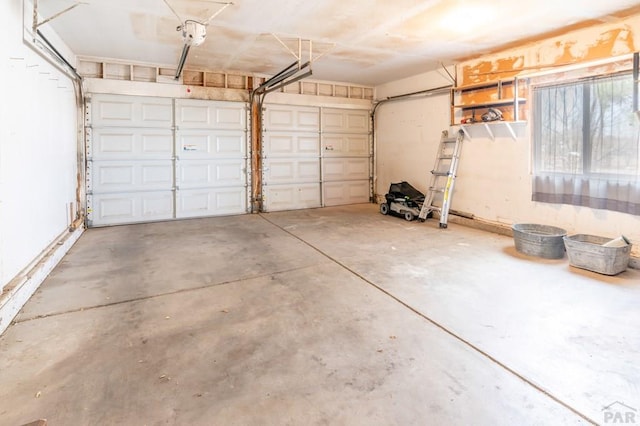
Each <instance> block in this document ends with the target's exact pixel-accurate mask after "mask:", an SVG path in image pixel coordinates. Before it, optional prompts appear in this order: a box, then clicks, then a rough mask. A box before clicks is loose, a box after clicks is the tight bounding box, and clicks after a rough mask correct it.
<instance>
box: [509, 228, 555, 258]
mask: <svg viewBox="0 0 640 426" xmlns="http://www.w3.org/2000/svg"><path fill="white" fill-rule="evenodd" d="M511 229H512V230H513V241H514V243H515V245H516V250H518V251H519V252H520V253H524V254H527V255H530V256H537V257H542V258H545V259H562V258H563V257H564V242H563V240H562V238H563V237H565V236H566V235H567V231H565V230H564V229H562V228H558V227H555V226H548V225H539V224H536V223H517V224H515V225H513V226H512V227H511Z"/></svg>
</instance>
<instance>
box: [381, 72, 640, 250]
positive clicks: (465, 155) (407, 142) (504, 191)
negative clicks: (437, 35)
mask: <svg viewBox="0 0 640 426" xmlns="http://www.w3.org/2000/svg"><path fill="white" fill-rule="evenodd" d="M443 82H444V83H446V80H444V79H443V77H442V74H441V73H440V72H429V73H425V74H422V75H419V76H415V77H413V78H411V79H405V80H402V81H397V82H393V83H389V84H385V85H384V86H380V87H377V88H376V98H377V99H384V98H386V97H387V96H393V95H397V94H401V93H408V92H413V91H417V90H422V89H428V88H432V87H437V86H440V85H442V83H443ZM448 126H449V97H448V96H446V95H443V96H435V97H431V98H425V99H421V100H410V101H404V102H394V103H388V104H386V105H383V106H381V107H380V108H379V111H378V113H377V122H376V135H377V167H378V171H377V175H378V182H377V186H376V193H377V195H378V196H381V195H382V196H383V195H384V194H385V192H386V191H387V190H388V185H389V183H390V182H396V181H400V180H407V181H409V182H410V183H411V184H413V185H414V186H416V187H417V188H418V189H420V190H422V191H424V190H426V187H427V185H428V182H429V177H430V175H429V171H430V170H431V169H432V167H433V164H434V160H435V154H436V150H437V145H438V141H439V138H440V131H441V130H443V129H448V128H449V127H448ZM451 130H452V131H456V130H457V128H453V129H451ZM473 136H474V137H473V138H472V139H471V140H469V139H465V142H464V145H463V148H462V157H461V160H460V165H459V169H458V179H457V182H456V189H455V194H454V196H453V200H452V205H451V208H452V209H454V210H458V211H462V212H467V213H471V214H473V215H475V217H476V218H479V219H483V220H486V221H490V222H496V223H501V224H506V225H511V224H513V223H525V222H533V223H541V224H548V225H555V226H559V227H562V228H564V229H566V230H567V231H568V232H569V233H570V234H573V233H586V234H595V235H602V236H610V237H615V236H618V235H620V234H623V235H625V236H627V237H628V238H630V239H631V240H632V241H633V242H635V243H636V246H635V250H634V253H637V252H638V248H640V216H633V215H629V214H623V213H617V212H610V211H606V210H595V209H590V208H586V207H578V206H569V205H557V204H545V203H538V202H533V201H531V187H532V184H531V139H530V129H529V127H528V126H527V127H523V128H520V129H518V138H517V140H515V141H514V140H513V139H512V138H511V137H510V136H509V134H508V132H506V131H502V132H499V134H497V137H496V140H495V141H493V140H491V138H489V137H488V135H486V134H485V133H483V132H481V131H479V129H474V134H473Z"/></svg>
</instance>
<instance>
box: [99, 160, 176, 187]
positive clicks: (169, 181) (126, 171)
mask: <svg viewBox="0 0 640 426" xmlns="http://www.w3.org/2000/svg"><path fill="white" fill-rule="evenodd" d="M88 172H89V173H90V181H91V185H90V188H89V189H90V190H91V192H92V193H107V192H109V193H113V192H131V191H151V190H163V189H166V190H171V188H172V186H173V164H172V162H171V161H144V162H142V161H141V162H132V161H100V162H92V163H90V164H89V165H88Z"/></svg>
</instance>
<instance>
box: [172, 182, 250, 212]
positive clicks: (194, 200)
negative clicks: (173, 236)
mask: <svg viewBox="0 0 640 426" xmlns="http://www.w3.org/2000/svg"><path fill="white" fill-rule="evenodd" d="M246 191H247V190H246V188H245V187H238V188H203V189H188V190H182V189H181V190H179V191H177V193H176V217H177V218H179V219H180V218H187V217H204V216H217V215H227V214H242V213H246V210H247V205H246V200H247V193H246Z"/></svg>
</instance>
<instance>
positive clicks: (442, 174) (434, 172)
mask: <svg viewBox="0 0 640 426" xmlns="http://www.w3.org/2000/svg"><path fill="white" fill-rule="evenodd" d="M431 174H432V175H434V176H449V172H448V171H446V172H436V171H434V170H432V171H431Z"/></svg>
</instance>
